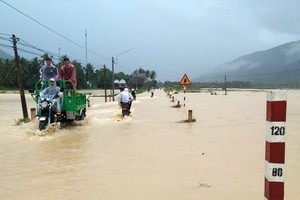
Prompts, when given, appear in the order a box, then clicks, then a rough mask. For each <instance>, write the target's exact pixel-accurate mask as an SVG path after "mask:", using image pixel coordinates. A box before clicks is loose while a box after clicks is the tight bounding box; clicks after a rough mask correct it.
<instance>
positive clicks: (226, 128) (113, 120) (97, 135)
mask: <svg viewBox="0 0 300 200" xmlns="http://www.w3.org/2000/svg"><path fill="white" fill-rule="evenodd" d="M26 97H27V103H28V107H29V108H30V107H34V103H33V101H32V100H31V99H30V97H29V96H26ZM182 97H183V95H182V94H178V95H177V96H176V99H182ZM299 97H300V92H299V91H298V92H295V93H291V94H290V96H289V100H290V102H289V103H288V105H289V109H290V110H289V111H288V113H289V120H290V123H289V125H288V126H289V127H288V130H289V131H290V132H293V130H294V131H296V130H299V128H300V127H299V124H298V123H297V122H298V121H299V113H300V106H299V105H298V103H296V99H299ZM137 99H138V100H137V101H134V102H133V106H132V115H131V116H128V117H127V116H126V117H125V118H124V119H122V118H121V109H120V108H119V107H118V106H117V103H116V102H107V103H104V100H103V99H100V98H91V104H92V107H90V108H88V111H87V117H86V119H85V120H83V121H76V122H74V123H71V124H63V125H60V124H53V125H52V126H51V127H49V128H48V129H47V130H45V131H39V130H38V124H37V121H36V120H35V121H33V122H30V123H27V124H23V125H21V126H15V125H14V124H15V120H14V119H18V118H21V116H22V113H21V105H20V103H19V96H18V95H14V94H5V95H4V94H0V108H1V116H0V119H1V121H0V125H1V126H0V130H1V134H0V160H1V163H0V187H1V190H0V199H25V200H26V199H64V200H65V199H72V200H73V199H95V200H96V199H107V200H111V199H122V200H124V199H128V200H134V199H136V200H140V199H143V200H148V199H149V200H153V199H162V200H166V199H170V200H174V199H178V200H181V199H189V200H192V199H230V200H235V199H236V200H237V199H259V198H261V197H262V196H263V182H262V181H261V180H263V177H264V162H263V161H264V155H263V151H264V140H265V137H264V131H265V130H264V129H265V100H266V94H265V93H264V92H256V93H251V92H244V93H243V92H242V93H238V92H237V93H231V94H230V93H229V95H227V96H224V95H218V96H216V95H214V96H211V95H209V94H205V93H200V94H187V102H186V105H187V107H186V108H183V107H181V108H176V109H175V108H172V105H173V104H176V102H175V103H172V102H170V99H169V98H168V97H167V96H166V95H165V94H164V93H163V92H162V91H159V90H157V91H156V92H155V96H154V97H153V98H151V97H150V94H149V93H144V94H142V95H139V96H138V98H137ZM8 102H9V103H8ZM189 109H193V114H194V117H195V118H196V119H197V122H195V123H187V124H186V123H178V122H180V121H182V120H185V119H187V114H188V113H187V111H188V110H189ZM290 137H291V136H290ZM292 137H293V138H290V141H295V142H298V143H299V142H300V136H299V135H297V134H294V135H292ZM295 144H296V143H295ZM290 146H292V147H293V144H291V143H290ZM296 146H297V145H296ZM296 146H295V145H294V147H296ZM287 148H288V147H287ZM287 152H289V153H290V154H289V157H287V163H289V167H290V169H289V170H290V172H293V173H294V174H300V171H299V169H300V161H299V157H297V156H298V155H299V153H300V150H299V148H298V149H297V148H293V149H288V151H287ZM237 158H239V159H237ZM291 159H292V162H291ZM253 163H255V164H253ZM297 170H298V171H297ZM296 172H299V173H296ZM287 176H288V179H289V181H290V183H289V184H290V185H292V186H293V188H298V187H300V185H299V183H300V177H299V176H298V175H294V176H292V177H291V176H289V174H287ZM241 177H244V178H241ZM287 191H288V192H287V194H286V195H287V197H288V199H298V197H299V192H297V191H298V190H297V191H296V190H291V189H289V188H287Z"/></svg>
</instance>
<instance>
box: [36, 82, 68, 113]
mask: <svg viewBox="0 0 300 200" xmlns="http://www.w3.org/2000/svg"><path fill="white" fill-rule="evenodd" d="M45 95H48V97H50V98H52V97H53V99H52V102H53V104H54V106H55V107H56V111H57V114H60V112H61V108H60V98H62V96H63V93H62V92H61V91H60V87H58V86H56V82H55V79H54V78H51V79H50V85H49V86H48V87H46V88H45V89H44V90H43V91H42V92H41V93H40V97H41V98H42V97H43V96H45Z"/></svg>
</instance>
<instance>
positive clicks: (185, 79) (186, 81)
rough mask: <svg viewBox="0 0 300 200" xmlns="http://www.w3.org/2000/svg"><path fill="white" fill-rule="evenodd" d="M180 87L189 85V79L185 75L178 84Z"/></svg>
mask: <svg viewBox="0 0 300 200" xmlns="http://www.w3.org/2000/svg"><path fill="white" fill-rule="evenodd" d="M179 84H180V85H191V84H192V83H191V81H190V79H189V78H188V77H187V75H186V74H184V75H183V77H182V79H181V81H180V82H179Z"/></svg>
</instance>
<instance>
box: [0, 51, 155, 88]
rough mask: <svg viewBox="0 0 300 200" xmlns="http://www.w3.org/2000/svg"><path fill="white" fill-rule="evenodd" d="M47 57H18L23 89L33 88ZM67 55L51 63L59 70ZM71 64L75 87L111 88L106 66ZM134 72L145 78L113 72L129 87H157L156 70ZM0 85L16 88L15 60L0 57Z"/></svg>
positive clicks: (74, 62) (110, 77) (109, 71)
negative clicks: (73, 68)
mask: <svg viewBox="0 0 300 200" xmlns="http://www.w3.org/2000/svg"><path fill="white" fill-rule="evenodd" d="M47 57H49V56H48V55H47V54H44V55H43V56H41V58H34V59H32V60H27V59H25V58H23V57H22V58H19V65H20V71H21V76H22V78H23V85H24V89H25V90H26V89H31V88H34V86H35V83H36V82H37V81H38V80H39V76H40V74H39V70H40V67H41V66H42V65H43V64H44V60H45V58H47ZM65 57H68V56H67V55H64V56H62V57H61V59H60V61H59V62H58V63H57V64H56V63H53V64H54V65H55V66H56V67H57V69H58V70H59V69H60V68H61V66H62V65H63V59H64V58H65ZM72 64H73V65H74V66H75V68H76V78H77V88H78V89H97V88H101V89H105V88H107V89H111V88H112V82H113V80H112V71H111V70H110V69H107V68H103V67H101V68H100V69H96V70H95V68H94V66H93V65H92V64H90V63H88V64H87V65H86V66H85V67H83V66H82V65H81V63H80V62H78V61H76V60H74V61H72ZM135 71H136V72H139V73H143V74H145V75H146V78H145V79H133V78H132V76H131V75H128V74H125V73H123V72H118V73H116V74H115V76H114V77H115V79H118V80H121V79H124V80H125V81H126V83H127V85H128V87H130V88H135V89H136V88H141V89H143V90H145V89H147V88H149V87H157V85H158V82H157V81H156V80H155V78H156V72H155V71H149V70H144V69H142V68H139V69H138V70H135ZM0 87H1V89H16V88H18V79H17V74H16V66H15V60H14V59H13V60H8V59H6V60H4V59H0Z"/></svg>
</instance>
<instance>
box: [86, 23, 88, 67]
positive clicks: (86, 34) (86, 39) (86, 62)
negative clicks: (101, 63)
mask: <svg viewBox="0 0 300 200" xmlns="http://www.w3.org/2000/svg"><path fill="white" fill-rule="evenodd" d="M87 63H88V61H87V30H86V29H85V67H86V66H87Z"/></svg>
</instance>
